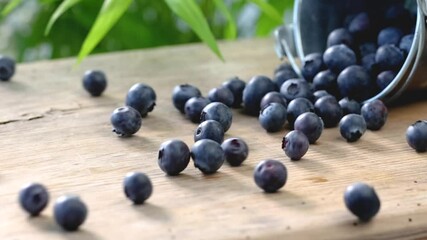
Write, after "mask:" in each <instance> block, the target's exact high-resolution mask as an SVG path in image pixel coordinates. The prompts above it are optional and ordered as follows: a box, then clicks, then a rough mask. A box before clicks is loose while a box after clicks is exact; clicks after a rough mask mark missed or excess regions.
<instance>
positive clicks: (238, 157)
mask: <svg viewBox="0 0 427 240" xmlns="http://www.w3.org/2000/svg"><path fill="white" fill-rule="evenodd" d="M221 148H222V150H224V154H225V160H227V162H228V163H229V164H230V166H233V167H237V166H240V165H241V164H242V163H243V162H244V161H245V160H246V158H248V155H249V147H248V145H247V144H246V142H245V141H243V139H241V138H229V139H227V140H225V141H224V142H223V143H222V144H221Z"/></svg>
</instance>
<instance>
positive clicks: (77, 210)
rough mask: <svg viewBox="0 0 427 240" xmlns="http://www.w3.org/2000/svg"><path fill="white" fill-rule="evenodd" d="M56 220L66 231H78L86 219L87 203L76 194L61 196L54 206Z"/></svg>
mask: <svg viewBox="0 0 427 240" xmlns="http://www.w3.org/2000/svg"><path fill="white" fill-rule="evenodd" d="M53 211H54V217H55V221H56V222H57V223H58V225H60V226H61V227H62V228H63V229H64V230H66V231H76V230H77V229H78V228H79V227H80V225H82V224H83V222H84V221H85V220H86V217H87V214H88V209H87V207H86V204H85V203H84V202H82V200H80V198H79V197H78V196H75V195H64V196H61V197H59V198H58V199H57V200H56V202H55V206H54V207H53Z"/></svg>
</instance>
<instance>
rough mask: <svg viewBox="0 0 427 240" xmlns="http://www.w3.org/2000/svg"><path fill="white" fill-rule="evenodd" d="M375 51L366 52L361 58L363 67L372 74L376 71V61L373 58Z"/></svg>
mask: <svg viewBox="0 0 427 240" xmlns="http://www.w3.org/2000/svg"><path fill="white" fill-rule="evenodd" d="M375 55H376V54H375V53H371V54H368V55H366V56H364V57H363V58H362V61H361V62H362V66H363V68H364V69H365V70H366V71H367V72H368V73H369V74H370V75H371V76H372V75H376V74H377V72H378V66H377V62H376V60H375Z"/></svg>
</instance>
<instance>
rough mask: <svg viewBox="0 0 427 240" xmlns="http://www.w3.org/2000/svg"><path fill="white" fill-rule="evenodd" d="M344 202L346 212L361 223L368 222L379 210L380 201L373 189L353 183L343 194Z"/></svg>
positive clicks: (362, 184)
mask: <svg viewBox="0 0 427 240" xmlns="http://www.w3.org/2000/svg"><path fill="white" fill-rule="evenodd" d="M344 202H345V205H346V206H347V208H348V210H350V212H352V213H353V214H354V215H355V216H357V217H358V218H359V219H360V220H361V221H364V222H366V221H369V220H370V219H371V218H373V217H374V216H375V215H376V214H377V213H378V211H379V210H380V206H381V203H380V199H379V198H378V195H377V193H376V192H375V189H374V188H373V187H371V186H369V185H367V184H365V183H355V184H352V185H350V186H348V187H347V189H346V190H345V192H344Z"/></svg>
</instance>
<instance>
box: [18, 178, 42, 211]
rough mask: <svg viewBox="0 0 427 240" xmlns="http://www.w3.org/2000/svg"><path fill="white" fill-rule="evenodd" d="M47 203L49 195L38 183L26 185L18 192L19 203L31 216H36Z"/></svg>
mask: <svg viewBox="0 0 427 240" xmlns="http://www.w3.org/2000/svg"><path fill="white" fill-rule="evenodd" d="M48 202H49V193H48V191H47V189H46V187H45V186H43V185H41V184H39V183H30V184H27V185H25V186H24V187H23V188H22V189H21V191H20V192H19V203H20V205H21V207H22V208H23V209H24V210H25V211H27V212H28V213H29V214H30V215H31V216H38V215H39V214H40V212H41V211H43V209H45V207H46V206H47V204H48Z"/></svg>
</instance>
